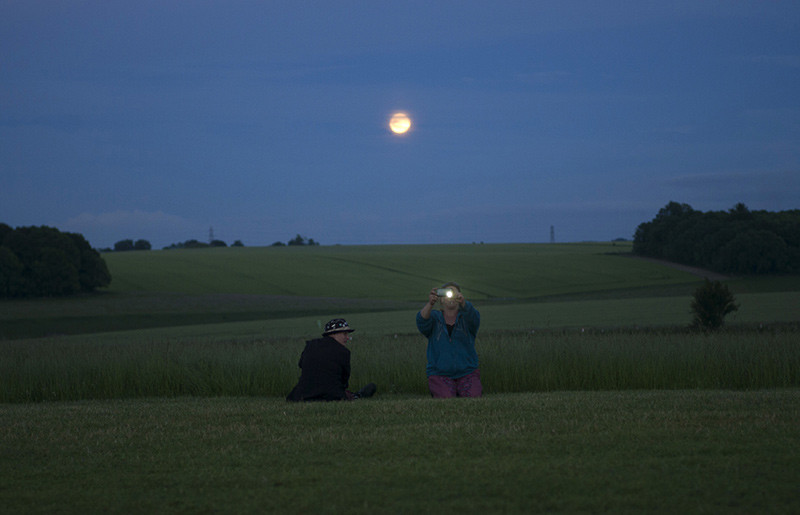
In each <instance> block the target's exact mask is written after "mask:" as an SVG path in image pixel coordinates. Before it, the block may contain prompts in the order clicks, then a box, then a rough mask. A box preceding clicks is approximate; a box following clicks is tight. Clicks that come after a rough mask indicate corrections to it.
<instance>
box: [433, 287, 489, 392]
mask: <svg viewBox="0 0 800 515" xmlns="http://www.w3.org/2000/svg"><path fill="white" fill-rule="evenodd" d="M480 325H481V314H480V313H478V310H477V309H475V307H474V306H473V305H472V303H471V302H469V301H467V302H466V303H465V305H464V307H463V308H460V309H459V311H458V317H457V318H456V324H455V327H453V335H452V336H451V335H449V334H448V333H447V324H445V322H444V314H443V313H442V312H441V311H439V310H433V311H431V316H430V318H429V319H427V320H425V319H424V318H422V314H421V313H420V312H418V313H417V329H419V332H421V333H422V334H423V335H425V336H426V337H427V338H428V367H427V369H426V370H425V371H426V373H427V374H428V376H446V377H450V378H453V379H458V378H459V377H464V376H465V375H467V374H471V373H472V372H474V371H475V370H476V369H477V368H478V353H477V352H475V337H476V336H477V335H478V327H480Z"/></svg>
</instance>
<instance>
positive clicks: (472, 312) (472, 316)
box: [461, 301, 481, 336]
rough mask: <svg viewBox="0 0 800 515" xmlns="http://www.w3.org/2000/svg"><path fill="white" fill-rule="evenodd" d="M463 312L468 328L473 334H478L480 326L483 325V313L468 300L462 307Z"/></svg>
mask: <svg viewBox="0 0 800 515" xmlns="http://www.w3.org/2000/svg"><path fill="white" fill-rule="evenodd" d="M461 312H462V314H463V315H464V320H466V322H467V329H469V332H470V333H472V335H473V336H474V335H476V334H478V328H479V327H480V326H481V314H480V313H479V312H478V310H477V309H475V306H473V305H472V302H470V301H466V302H465V303H464V307H463V308H461Z"/></svg>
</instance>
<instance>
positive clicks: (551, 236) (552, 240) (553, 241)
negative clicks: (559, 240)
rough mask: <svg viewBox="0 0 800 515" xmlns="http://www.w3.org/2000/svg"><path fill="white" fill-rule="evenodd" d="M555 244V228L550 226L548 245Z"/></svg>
mask: <svg viewBox="0 0 800 515" xmlns="http://www.w3.org/2000/svg"><path fill="white" fill-rule="evenodd" d="M555 242H556V227H555V226H554V225H551V226H550V243H555Z"/></svg>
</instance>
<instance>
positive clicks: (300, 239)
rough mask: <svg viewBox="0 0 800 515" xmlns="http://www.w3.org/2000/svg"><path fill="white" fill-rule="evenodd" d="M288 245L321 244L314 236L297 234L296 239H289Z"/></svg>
mask: <svg viewBox="0 0 800 515" xmlns="http://www.w3.org/2000/svg"><path fill="white" fill-rule="evenodd" d="M287 245H292V246H294V245H319V243H317V242H316V241H314V238H310V239H306V238H305V237H303V236H300V235H299V234H298V235H297V236H295V237H294V239H291V240H289V242H288V243H287Z"/></svg>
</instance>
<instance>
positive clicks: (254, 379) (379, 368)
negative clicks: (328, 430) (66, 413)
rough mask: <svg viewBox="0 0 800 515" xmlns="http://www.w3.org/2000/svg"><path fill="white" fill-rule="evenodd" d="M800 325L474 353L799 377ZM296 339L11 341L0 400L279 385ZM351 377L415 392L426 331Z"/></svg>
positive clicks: (571, 384) (657, 371)
mask: <svg viewBox="0 0 800 515" xmlns="http://www.w3.org/2000/svg"><path fill="white" fill-rule="evenodd" d="M798 334H800V330H799V329H798V328H797V326H786V327H785V328H784V329H783V330H779V331H762V332H759V331H757V330H737V331H729V332H721V333H717V334H713V335H702V334H696V333H688V332H686V331H683V330H672V331H666V330H665V331H660V332H654V331H592V332H581V331H578V330H574V331H543V332H525V333H521V332H508V333H503V332H490V333H487V334H485V335H482V336H480V337H479V340H478V352H479V356H480V359H481V372H482V379H483V382H484V386H485V389H486V391H487V392H495V393H500V392H525V391H557V390H630V389H685V388H690V389H691V388H702V389H726V388H732V389H754V388H775V387H795V386H800V347H799V346H798V345H797V344H796V342H797V341H798ZM302 348H303V342H302V340H298V339H287V338H278V339H251V340H234V341H228V342H220V341H218V340H212V339H208V340H202V339H192V340H185V339H160V340H150V341H138V342H131V341H126V342H125V343H124V344H115V343H114V342H113V340H111V341H98V340H87V341H84V342H78V343H75V341H74V340H69V341H62V340H60V339H52V338H51V339H43V340H16V341H10V342H3V344H2V346H1V347H0V402H29V401H45V400H76V399H108V398H133V397H154V396H183V395H191V396H204V397H205V396H220V395H225V396H284V395H286V393H287V392H288V391H289V390H290V389H291V387H292V386H293V385H294V383H295V382H296V380H297V377H298V375H299V369H298V367H297V362H298V359H299V356H300V352H301V351H302ZM351 350H352V356H353V359H352V365H353V375H352V377H351V387H352V388H354V389H356V388H358V387H359V386H361V385H363V384H365V383H366V382H375V383H377V384H378V388H379V392H380V393H383V394H386V393H397V394H413V395H425V394H426V392H427V389H426V380H425V372H424V370H425V340H424V339H423V338H422V337H421V336H419V335H410V334H405V335H396V336H387V337H377V336H363V337H360V338H357V339H356V340H355V341H354V343H353V344H352V345H351Z"/></svg>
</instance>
